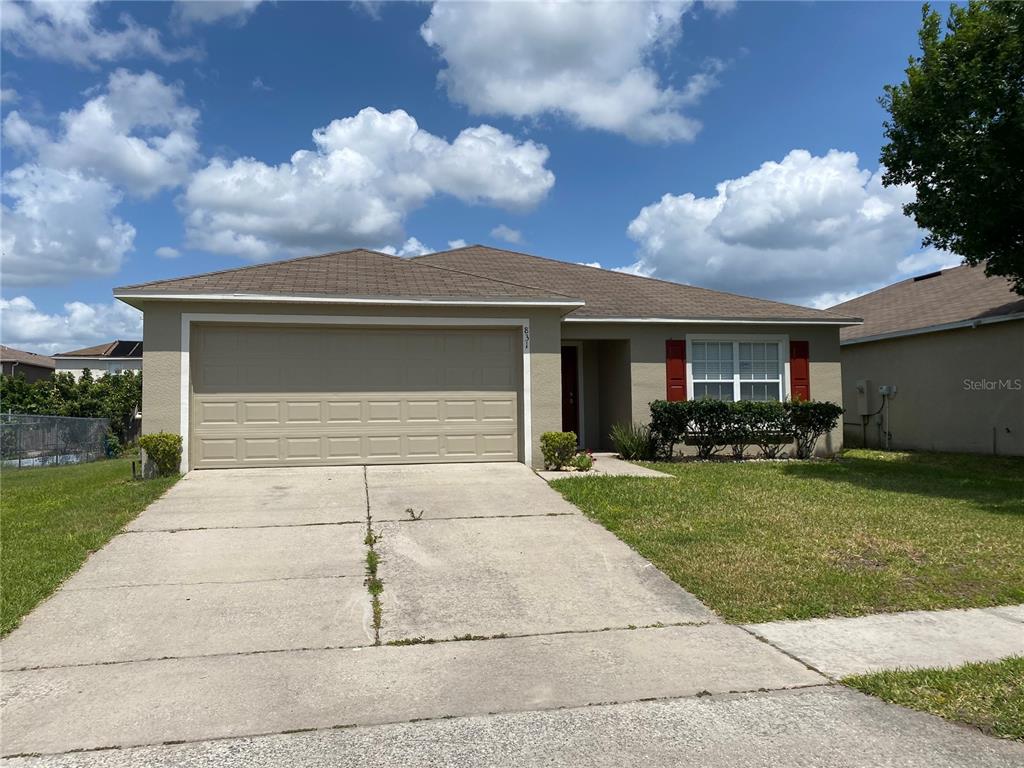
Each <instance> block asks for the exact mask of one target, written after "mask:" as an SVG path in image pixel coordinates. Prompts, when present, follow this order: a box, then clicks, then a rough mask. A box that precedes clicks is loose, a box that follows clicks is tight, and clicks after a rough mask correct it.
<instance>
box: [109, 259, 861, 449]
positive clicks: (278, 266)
mask: <svg viewBox="0 0 1024 768" xmlns="http://www.w3.org/2000/svg"><path fill="white" fill-rule="evenodd" d="M114 293H115V296H116V297H117V298H119V299H121V300H122V301H125V302H127V303H128V304H131V305H132V306H135V307H138V308H140V309H142V310H143V311H144V312H145V315H146V322H145V343H146V344H145V346H146V377H145V380H144V383H143V387H144V389H143V402H144V410H145V413H146V425H145V428H146V431H168V432H176V433H179V434H182V435H183V436H185V441H184V444H185V455H184V457H183V468H204V467H237V466H277V465H304V464H357V463H417V462H419V463H428V462H445V461H521V462H525V463H527V464H532V465H534V466H537V465H539V464H541V463H542V459H541V453H540V448H539V443H540V436H541V434H542V433H544V432H547V431H550V430H562V429H566V430H573V431H575V432H577V433H578V434H579V435H580V436H581V438H582V443H583V445H584V446H587V447H590V448H605V447H607V446H608V437H607V436H608V432H609V429H610V428H611V426H612V425H613V424H615V423H617V422H629V421H635V422H646V421H648V419H649V416H650V411H649V407H648V404H649V403H650V402H651V401H652V400H656V399H664V398H666V397H667V398H670V399H682V398H685V397H701V396H705V395H708V396H716V397H727V398H741V397H752V398H780V399H782V398H786V397H787V396H789V395H790V393H792V392H796V393H798V394H800V395H803V396H805V397H808V396H809V397H812V398H814V399H820V400H832V401H835V402H839V401H840V400H841V398H842V391H841V377H840V370H839V329H840V327H842V326H845V325H849V324H850V323H852V322H857V321H856V320H851V319H850V318H847V317H846V316H845V315H843V314H839V313H835V312H827V311H821V310H814V309H808V308H806V307H797V306H790V305H787V304H780V303H777V302H772V301H764V300H759V299H751V298H745V297H742V296H735V295H730V294H725V293H718V292H715V291H709V290H705V289H702V288H695V287H691V286H686V285H679V284H676V283H669V282H664V281H661V280H653V279H649V278H644V277H637V276H634V275H626V274H622V273H619V272H612V271H608V270H603V269H598V268H595V267H587V266H581V265H578V264H570V263H566V262H562V261H552V260H550V259H543V258H539V257H536V256H528V255H525V254H520V253H512V252H510V251H504V250H497V249H493V248H485V247H482V246H471V247H467V248H459V249H456V250H452V251H447V252H443V253H433V254H429V255H426V256H421V257H418V258H413V259H404V258H398V257H396V256H388V255H385V254H382V253H375V252H372V251H366V250H353V251H346V252H342V253H330V254H325V255H322V256H309V257H305V258H300V259H293V260H290V261H281V262H276V263H270V264H263V265H257V266H250V267H242V268H239V269H232V270H227V271H222V272H214V273H210V274H206V275H197V276H194V277H183V278H179V279H172V280H161V281H157V282H151V283H145V284H142V285H133V286H126V287H123V288H118V289H116V290H115V292H114ZM841 439H842V436H841V430H836V432H835V433H833V434H832V435H830V436H828V438H827V439H825V440H822V449H823V450H825V451H834V450H836V449H838V448H839V447H840V445H841Z"/></svg>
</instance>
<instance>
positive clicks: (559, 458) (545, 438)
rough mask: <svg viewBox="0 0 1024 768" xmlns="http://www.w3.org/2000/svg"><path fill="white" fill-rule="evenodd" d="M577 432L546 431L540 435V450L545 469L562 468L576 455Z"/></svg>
mask: <svg viewBox="0 0 1024 768" xmlns="http://www.w3.org/2000/svg"><path fill="white" fill-rule="evenodd" d="M577 442H578V441H577V439H576V433H575V432H545V433H544V434H543V435H541V436H540V450H541V453H542V454H543V455H544V468H545V469H562V468H563V467H565V466H566V465H567V464H568V463H569V462H570V461H572V458H573V456H575V455H576V445H577Z"/></svg>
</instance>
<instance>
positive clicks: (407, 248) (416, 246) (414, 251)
mask: <svg viewBox="0 0 1024 768" xmlns="http://www.w3.org/2000/svg"><path fill="white" fill-rule="evenodd" d="M377 250H379V251H380V252H381V253H390V254H391V255H392V256H407V257H412V256H422V255H423V254H425V253H433V252H434V249H433V248H431V247H430V246H429V245H424V244H423V243H421V242H420V241H419V240H418V239H417V238H415V237H410V238H409V239H408V240H406V241H405V242H404V243H402V244H401V245H400V246H398V247H397V248H396V247H395V246H393V245H385V246H384V247H383V248H378V249H377Z"/></svg>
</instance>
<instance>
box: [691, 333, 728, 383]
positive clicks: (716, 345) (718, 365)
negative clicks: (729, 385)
mask: <svg viewBox="0 0 1024 768" xmlns="http://www.w3.org/2000/svg"><path fill="white" fill-rule="evenodd" d="M732 375H733V361H732V342H729V341H726V342H719V341H695V342H694V343H693V380H694V381H701V380H703V381H723V380H731V379H732Z"/></svg>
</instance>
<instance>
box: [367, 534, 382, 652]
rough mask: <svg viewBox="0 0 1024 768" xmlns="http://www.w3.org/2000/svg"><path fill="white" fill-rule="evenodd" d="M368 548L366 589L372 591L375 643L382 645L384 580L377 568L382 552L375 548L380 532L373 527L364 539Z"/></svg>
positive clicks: (371, 605)
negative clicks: (382, 594)
mask: <svg viewBox="0 0 1024 768" xmlns="http://www.w3.org/2000/svg"><path fill="white" fill-rule="evenodd" d="M364 541H365V543H366V546H367V550H366V579H365V580H364V581H363V584H364V585H365V586H366V591H367V592H369V593H370V607H371V608H372V610H373V634H374V643H375V644H376V645H380V627H381V620H382V614H383V608H382V606H381V602H380V596H381V593H382V592H383V591H384V581H383V580H382V579H381V578H380V577H379V576H378V575H377V568H378V566H380V553H379V552H378V551H377V550H376V549H374V547H375V546H376V544H377V542H379V541H380V534H377V533H374V532H373V529H372V528H369V527H368V528H367V531H366V538H365V539H364Z"/></svg>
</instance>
